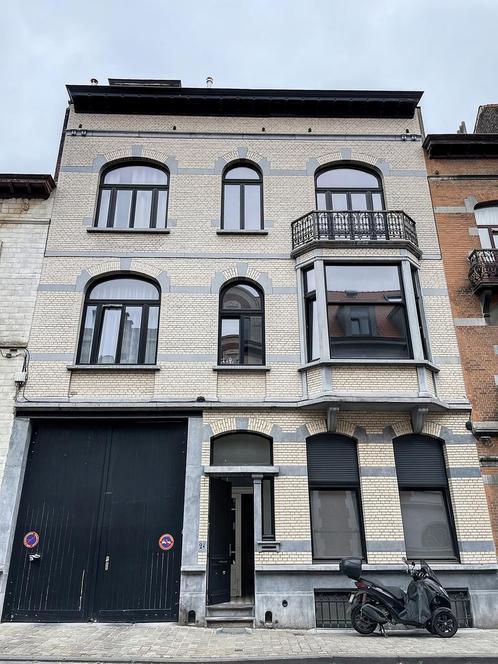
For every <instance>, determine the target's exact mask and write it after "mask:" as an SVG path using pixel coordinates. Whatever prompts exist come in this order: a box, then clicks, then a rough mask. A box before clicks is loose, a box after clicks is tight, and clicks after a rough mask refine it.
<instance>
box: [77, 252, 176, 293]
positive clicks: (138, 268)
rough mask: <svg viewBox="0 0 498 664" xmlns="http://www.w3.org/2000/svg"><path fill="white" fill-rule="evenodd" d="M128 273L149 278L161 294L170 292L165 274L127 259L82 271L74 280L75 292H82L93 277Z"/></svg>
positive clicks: (111, 261) (108, 262)
mask: <svg viewBox="0 0 498 664" xmlns="http://www.w3.org/2000/svg"><path fill="white" fill-rule="evenodd" d="M128 271H129V272H133V274H136V275H137V276H140V275H143V276H145V277H151V278H152V279H154V280H155V281H157V282H158V283H159V285H160V286H161V290H162V292H163V293H164V292H168V291H169V290H170V280H169V276H168V274H167V273H166V272H163V271H161V270H159V269H158V268H156V267H154V266H152V265H149V264H148V263H146V262H145V261H140V260H131V259H128V258H121V259H120V258H115V259H112V260H109V261H105V262H103V263H97V264H96V265H92V266H91V267H89V268H86V269H85V270H82V271H81V272H80V273H79V275H78V277H77V278H76V283H75V290H76V291H79V292H84V291H85V290H86V289H87V287H88V284H89V283H90V281H93V280H94V279H95V277H99V276H104V275H107V276H109V277H110V276H112V275H113V274H115V273H116V272H119V273H123V272H128Z"/></svg>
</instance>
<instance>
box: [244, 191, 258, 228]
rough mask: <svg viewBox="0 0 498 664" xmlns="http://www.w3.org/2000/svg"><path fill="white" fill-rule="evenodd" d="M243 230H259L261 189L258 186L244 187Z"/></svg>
mask: <svg viewBox="0 0 498 664" xmlns="http://www.w3.org/2000/svg"><path fill="white" fill-rule="evenodd" d="M244 228H246V229H248V230H259V229H260V228H261V187H260V185H259V184H257V185H251V184H246V185H245V186H244Z"/></svg>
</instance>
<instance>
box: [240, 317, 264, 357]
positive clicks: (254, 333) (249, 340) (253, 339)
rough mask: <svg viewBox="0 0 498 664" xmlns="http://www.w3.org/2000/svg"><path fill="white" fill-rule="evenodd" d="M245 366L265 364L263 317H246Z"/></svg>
mask: <svg viewBox="0 0 498 664" xmlns="http://www.w3.org/2000/svg"><path fill="white" fill-rule="evenodd" d="M243 320H244V328H245V333H244V356H243V363H244V364H263V330H262V327H263V319H262V318H261V316H246V317H244V319H243Z"/></svg>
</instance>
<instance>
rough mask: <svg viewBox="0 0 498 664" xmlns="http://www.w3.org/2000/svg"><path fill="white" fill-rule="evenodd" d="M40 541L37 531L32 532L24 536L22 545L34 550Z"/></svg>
mask: <svg viewBox="0 0 498 664" xmlns="http://www.w3.org/2000/svg"><path fill="white" fill-rule="evenodd" d="M39 541H40V535H38V533H37V532H36V530H30V531H29V533H26V535H24V538H23V540H22V543H23V544H24V546H25V547H26V548H27V549H34V548H35V546H36V545H37V544H38V543H39Z"/></svg>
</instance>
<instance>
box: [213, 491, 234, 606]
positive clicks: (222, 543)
mask: <svg viewBox="0 0 498 664" xmlns="http://www.w3.org/2000/svg"><path fill="white" fill-rule="evenodd" d="M232 531H233V510H232V485H231V484H230V483H229V482H225V481H224V480H220V479H215V478H211V481H210V485H209V567H208V604H220V603H222V602H229V601H230V567H231V564H232V558H231V555H230V542H231V541H232Z"/></svg>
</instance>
